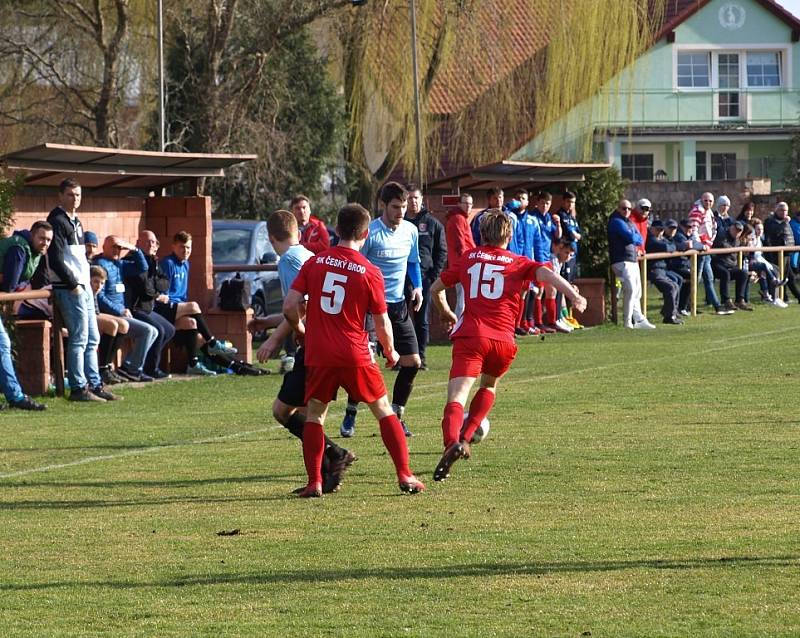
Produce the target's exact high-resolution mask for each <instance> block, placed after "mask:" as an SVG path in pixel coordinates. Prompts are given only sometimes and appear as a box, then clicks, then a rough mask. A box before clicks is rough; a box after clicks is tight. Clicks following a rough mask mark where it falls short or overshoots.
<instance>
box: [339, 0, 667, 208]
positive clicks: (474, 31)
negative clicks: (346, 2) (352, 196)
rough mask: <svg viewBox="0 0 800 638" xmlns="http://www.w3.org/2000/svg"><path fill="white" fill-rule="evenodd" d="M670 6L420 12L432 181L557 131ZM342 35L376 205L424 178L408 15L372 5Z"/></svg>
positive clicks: (571, 3) (469, 2)
mask: <svg viewBox="0 0 800 638" xmlns="http://www.w3.org/2000/svg"><path fill="white" fill-rule="evenodd" d="M665 1H666V0H614V1H613V2H606V1H602V0H508V1H507V0H461V1H460V2H448V1H447V0H428V1H426V2H417V14H416V22H417V49H418V65H419V80H418V82H419V83H418V89H419V94H420V99H421V102H422V122H421V124H422V129H423V145H424V149H425V150H424V153H423V162H424V174H426V175H432V174H435V173H436V172H437V171H439V170H442V169H443V164H444V163H445V162H446V163H447V166H453V165H455V166H466V165H475V164H480V163H485V162H489V161H495V160H498V159H502V158H503V157H506V156H507V155H508V154H509V153H510V152H511V151H513V150H515V149H516V148H518V147H519V146H520V145H521V143H522V142H523V141H525V140H526V139H530V137H531V136H532V134H533V133H534V132H536V131H542V130H544V129H546V128H547V127H548V126H550V125H551V124H553V123H554V122H556V121H557V120H558V119H559V118H560V117H562V116H563V115H564V114H565V113H566V112H567V111H569V109H571V108H572V107H574V106H575V105H577V104H579V103H580V102H581V101H582V100H584V99H586V98H588V97H589V96H591V95H592V94H594V93H595V92H597V91H598V90H599V89H600V87H601V86H603V85H604V84H605V83H607V82H608V81H610V80H611V79H612V78H614V77H615V76H616V75H617V74H618V73H619V72H620V71H621V70H622V69H624V68H626V67H627V66H629V65H630V64H631V63H632V62H633V61H634V60H635V59H636V58H637V57H638V56H639V55H640V54H641V53H642V52H643V51H644V50H645V49H646V48H647V47H649V46H650V45H651V44H652V42H653V34H654V33H656V31H657V28H658V27H660V25H661V22H662V21H663V5H664V2H665ZM331 28H332V29H333V30H334V32H335V33H336V35H337V36H338V41H339V43H340V54H341V60H342V64H341V66H340V67H339V69H338V71H339V73H341V77H342V81H343V85H344V87H345V96H346V99H347V104H348V107H349V115H350V136H349V143H348V160H349V163H350V166H351V168H354V169H355V170H354V172H355V174H356V180H357V181H358V182H359V184H360V186H361V188H362V194H363V196H364V197H363V198H364V199H366V197H365V196H366V194H367V193H366V192H363V191H367V192H368V191H370V190H371V189H374V186H375V184H376V182H380V181H381V180H383V179H385V178H386V177H388V176H389V175H390V174H392V172H394V171H395V170H396V169H398V167H400V168H402V169H404V170H405V172H406V174H411V173H412V172H413V171H412V170H411V169H412V167H413V166H414V158H415V151H416V148H415V147H416V145H415V134H414V132H415V131H414V126H415V118H414V99H413V95H414V84H413V74H412V73H411V54H410V51H411V46H412V41H411V31H410V28H409V5H408V3H407V2H391V3H388V2H368V3H367V4H366V5H365V6H363V7H361V8H360V10H359V11H357V12H356V11H351V12H349V13H347V14H346V15H345V16H344V18H342V17H340V19H339V20H338V22H337V23H336V24H332V26H331ZM586 144H587V147H588V146H589V145H590V144H591V132H589V133H588V134H587V142H586ZM445 168H446V167H445Z"/></svg>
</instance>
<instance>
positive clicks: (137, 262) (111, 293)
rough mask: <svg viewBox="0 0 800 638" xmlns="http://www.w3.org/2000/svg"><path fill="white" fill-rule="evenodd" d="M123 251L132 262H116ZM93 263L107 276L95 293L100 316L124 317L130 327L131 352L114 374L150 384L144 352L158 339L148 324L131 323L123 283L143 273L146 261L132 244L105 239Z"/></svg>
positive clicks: (121, 260) (113, 238)
mask: <svg viewBox="0 0 800 638" xmlns="http://www.w3.org/2000/svg"><path fill="white" fill-rule="evenodd" d="M123 250H127V251H128V252H129V256H130V257H132V259H130V260H129V259H124V260H123V259H120V255H121V254H122V251H123ZM94 263H95V264H96V265H98V266H101V267H102V268H103V269H104V270H105V271H106V273H107V274H108V278H107V279H106V283H105V285H104V286H103V288H102V289H101V290H100V292H99V293H97V305H98V307H99V308H100V312H105V313H108V314H110V315H114V316H116V317H124V318H125V320H126V321H127V322H128V323H129V324H130V329H129V330H128V336H130V337H131V338H132V339H133V349H132V350H131V351H130V353H129V354H128V357H127V358H126V359H125V361H124V362H123V364H122V365H121V366H120V367H119V368H118V369H117V372H118V373H119V374H120V375H122V376H123V377H125V378H126V379H130V380H131V381H152V380H153V377H151V376H150V375H149V374H145V372H144V370H143V367H144V361H145V357H146V356H147V351H148V350H150V347H151V346H152V345H153V343H154V342H155V340H156V339H157V338H158V330H156V328H155V327H154V326H152V325H150V324H149V323H145V322H144V321H141V320H140V319H135V318H134V316H133V313H132V312H131V311H130V309H129V308H127V307H126V306H125V283H124V282H125V279H130V278H131V277H136V276H137V275H141V274H142V273H145V272H147V269H148V264H147V259H146V258H145V255H144V253H143V252H142V251H141V250H139V249H138V248H137V247H136V246H134V245H133V244H131V243H128V242H126V241H124V240H122V239H120V238H119V237H115V236H114V235H109V236H108V237H106V239H105V241H104V242H103V253H102V254H101V255H98V256H97V257H95V259H94Z"/></svg>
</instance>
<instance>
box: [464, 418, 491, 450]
mask: <svg viewBox="0 0 800 638" xmlns="http://www.w3.org/2000/svg"><path fill="white" fill-rule="evenodd" d="M468 418H469V412H467V413H466V414H464V423H463V424H462V426H461V431H462V432H463V431H464V428H465V427H466V425H467V419H468ZM487 436H489V419H487V418H484V419H483V421H481V423H480V425H479V426H478V429H477V430H475V433H474V434H473V435H472V440H471V441H470V443H480V442H481V441H483V439H485V438H486V437H487Z"/></svg>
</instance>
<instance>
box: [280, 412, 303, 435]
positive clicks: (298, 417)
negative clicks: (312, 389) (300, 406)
mask: <svg viewBox="0 0 800 638" xmlns="http://www.w3.org/2000/svg"><path fill="white" fill-rule="evenodd" d="M305 425H306V417H305V415H304V414H300V413H299V412H295V413H294V414H292V415H291V416H290V417H289V418H288V419H286V423H284V424H283V427H285V428H286V429H287V430H289V432H291V433H292V434H293V435H294V436H296V437H297V438H298V439H300V440H301V441H302V440H303V428H304V427H305Z"/></svg>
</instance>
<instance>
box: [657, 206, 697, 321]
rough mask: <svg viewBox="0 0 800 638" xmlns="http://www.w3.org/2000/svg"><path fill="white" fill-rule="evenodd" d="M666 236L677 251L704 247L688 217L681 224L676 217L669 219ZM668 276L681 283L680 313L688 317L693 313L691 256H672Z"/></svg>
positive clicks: (669, 261)
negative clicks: (691, 303)
mask: <svg viewBox="0 0 800 638" xmlns="http://www.w3.org/2000/svg"><path fill="white" fill-rule="evenodd" d="M664 238H665V239H666V240H667V241H672V243H673V244H674V245H675V250H676V251H677V252H685V251H687V250H702V249H703V244H702V243H700V241H699V240H698V239H696V231H695V228H694V226H693V224H692V222H691V221H689V220H688V219H682V220H681V222H680V224H679V223H678V222H676V221H675V220H674V219H668V220H667V221H666V222H665V224H664ZM667 276H668V277H671V278H672V279H673V280H675V281H677V282H678V283H679V284H680V287H681V290H680V292H679V293H678V313H679V314H681V315H683V316H684V317H688V316H689V315H691V314H692V313H691V310H690V309H689V297H690V295H691V293H692V264H691V261H690V259H689V257H672V258H671V259H668V260H667ZM698 312H700V311H698Z"/></svg>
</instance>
